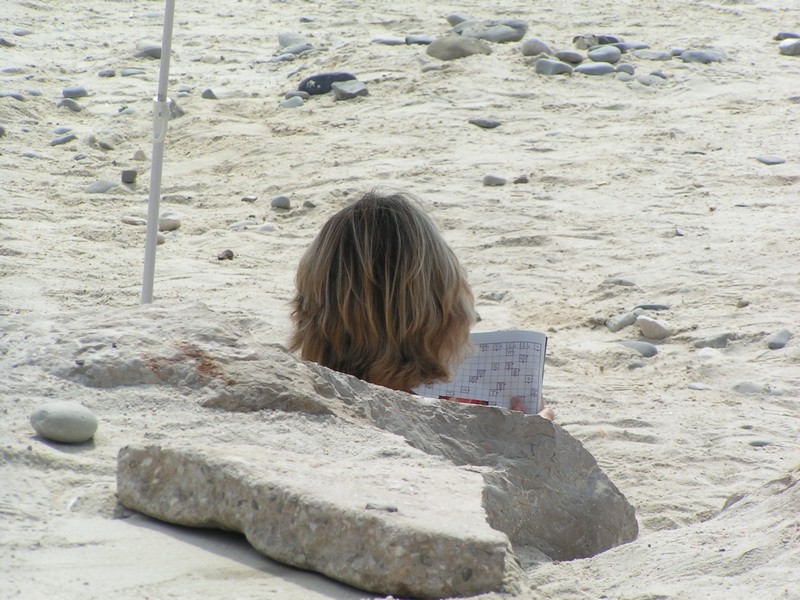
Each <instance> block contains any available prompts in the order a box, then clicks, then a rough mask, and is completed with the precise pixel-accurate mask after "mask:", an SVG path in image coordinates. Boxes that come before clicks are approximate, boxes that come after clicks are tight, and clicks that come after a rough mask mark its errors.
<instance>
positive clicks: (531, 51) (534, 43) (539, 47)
mask: <svg viewBox="0 0 800 600" xmlns="http://www.w3.org/2000/svg"><path fill="white" fill-rule="evenodd" d="M537 54H553V51H552V50H551V49H550V46H548V45H547V44H546V43H545V42H543V41H542V40H540V39H538V38H529V39H527V40H525V41H524V42H522V55H523V56H536V55H537Z"/></svg>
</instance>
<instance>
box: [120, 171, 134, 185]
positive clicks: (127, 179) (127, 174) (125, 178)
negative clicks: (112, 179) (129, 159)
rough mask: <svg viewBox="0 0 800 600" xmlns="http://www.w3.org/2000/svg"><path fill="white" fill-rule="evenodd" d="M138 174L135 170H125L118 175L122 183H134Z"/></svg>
mask: <svg viewBox="0 0 800 600" xmlns="http://www.w3.org/2000/svg"><path fill="white" fill-rule="evenodd" d="M137 175H138V172H137V171H136V170H135V169H125V170H124V171H122V173H120V180H121V181H122V183H136V176H137Z"/></svg>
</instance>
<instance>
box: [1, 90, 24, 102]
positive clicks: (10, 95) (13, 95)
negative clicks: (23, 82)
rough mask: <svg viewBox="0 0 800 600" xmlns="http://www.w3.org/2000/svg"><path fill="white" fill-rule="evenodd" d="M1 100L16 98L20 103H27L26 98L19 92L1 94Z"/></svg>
mask: <svg viewBox="0 0 800 600" xmlns="http://www.w3.org/2000/svg"><path fill="white" fill-rule="evenodd" d="M0 98H14V100H17V101H19V102H25V96H23V95H22V94H20V93H19V92H0Z"/></svg>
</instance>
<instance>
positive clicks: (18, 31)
mask: <svg viewBox="0 0 800 600" xmlns="http://www.w3.org/2000/svg"><path fill="white" fill-rule="evenodd" d="M11 33H13V34H14V35H16V36H17V37H25V36H26V35H31V34H32V33H33V31H31V30H30V29H15V30H14V31H12V32H11Z"/></svg>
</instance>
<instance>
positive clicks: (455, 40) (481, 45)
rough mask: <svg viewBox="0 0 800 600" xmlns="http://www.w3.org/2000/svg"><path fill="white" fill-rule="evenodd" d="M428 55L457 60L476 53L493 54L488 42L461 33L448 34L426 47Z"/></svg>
mask: <svg viewBox="0 0 800 600" xmlns="http://www.w3.org/2000/svg"><path fill="white" fill-rule="evenodd" d="M425 52H426V53H427V54H428V56H432V57H433V58H438V59H439V60H456V59H459V58H466V57H468V56H472V55H474V54H491V53H492V47H491V46H490V45H489V44H487V43H486V42H484V41H482V40H479V39H476V38H473V37H463V36H460V35H454V34H450V35H446V36H444V37H440V38H438V39H436V40H434V41H433V43H431V44H429V45H428V47H427V48H426V49H425Z"/></svg>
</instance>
